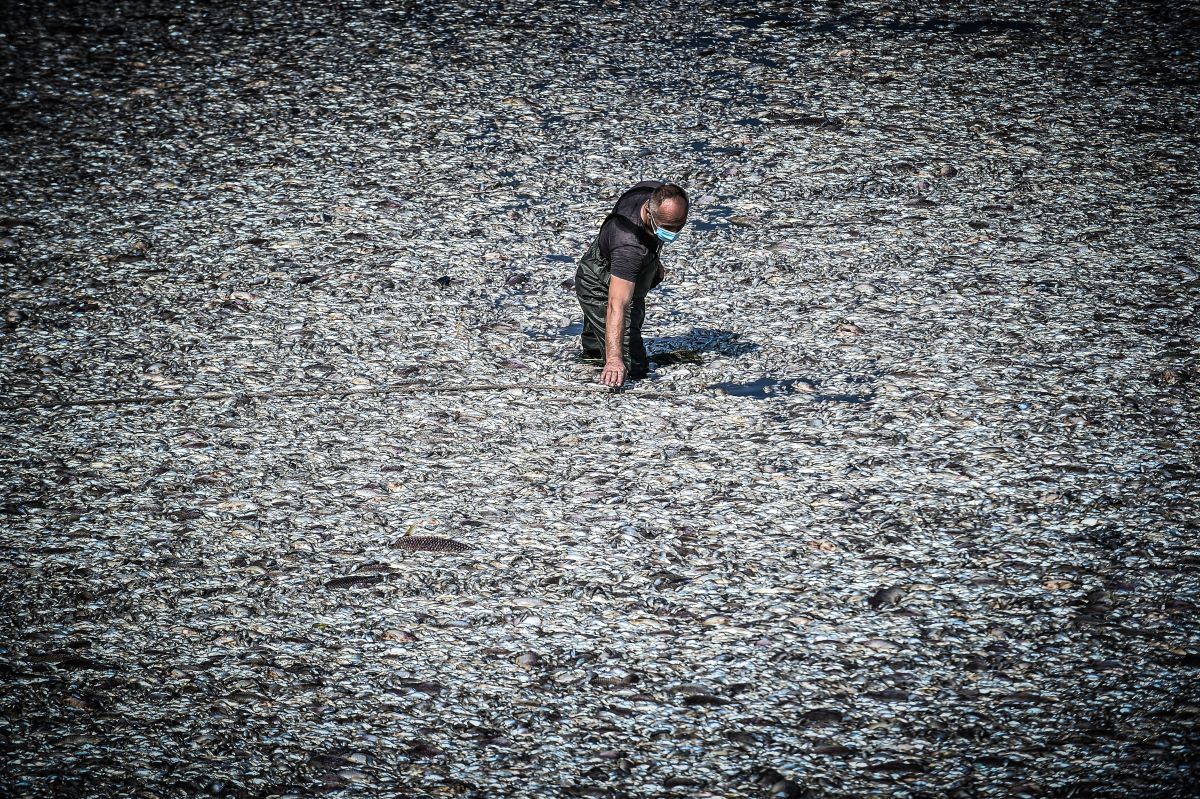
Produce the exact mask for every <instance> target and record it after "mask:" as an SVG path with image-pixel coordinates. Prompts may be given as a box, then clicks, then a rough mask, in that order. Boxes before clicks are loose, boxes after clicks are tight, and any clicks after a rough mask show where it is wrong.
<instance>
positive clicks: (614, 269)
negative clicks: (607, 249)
mask: <svg viewBox="0 0 1200 799" xmlns="http://www.w3.org/2000/svg"><path fill="white" fill-rule="evenodd" d="M648 254H649V251H648V250H647V249H646V248H645V247H642V246H639V245H637V244H624V245H622V246H620V247H614V248H613V250H612V252H611V253H609V255H608V265H609V271H610V272H611V273H612V275H613V277H619V278H624V279H625V280H628V281H630V282H637V278H638V272H640V271H641V269H642V264H643V263H645V262H646V256H647V255H648Z"/></svg>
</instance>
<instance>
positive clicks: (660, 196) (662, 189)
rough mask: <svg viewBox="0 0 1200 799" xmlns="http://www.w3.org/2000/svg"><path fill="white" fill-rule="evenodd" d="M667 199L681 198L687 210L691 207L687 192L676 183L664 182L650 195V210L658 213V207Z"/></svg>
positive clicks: (684, 208)
mask: <svg viewBox="0 0 1200 799" xmlns="http://www.w3.org/2000/svg"><path fill="white" fill-rule="evenodd" d="M667 200H679V201H681V202H682V203H683V210H684V211H687V210H688V208H690V207H691V204H690V203H689V202H688V196H687V192H686V191H684V190H683V189H682V188H680V187H679V186H676V185H675V184H674V183H664V184H662V185H661V186H659V187H658V188H657V189H655V190H654V191H653V193H651V195H650V210H651V211H653V212H654V213H656V214H657V213H658V209H659V208H661V207H662V204H663V203H664V202H666V201H667Z"/></svg>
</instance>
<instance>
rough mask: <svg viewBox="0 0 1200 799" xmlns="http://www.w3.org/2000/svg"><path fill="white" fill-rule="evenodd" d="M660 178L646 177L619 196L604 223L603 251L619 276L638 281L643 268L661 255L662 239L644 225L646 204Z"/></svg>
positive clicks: (648, 266)
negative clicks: (643, 217) (643, 212)
mask: <svg viewBox="0 0 1200 799" xmlns="http://www.w3.org/2000/svg"><path fill="white" fill-rule="evenodd" d="M661 185H663V184H662V182H661V181H658V180H643V181H642V182H641V183H638V184H637V185H635V186H634V187H633V188H632V189H630V190H629V191H627V192H625V193H624V194H622V195H621V196H620V197H619V198H618V199H617V204H616V206H615V207H614V208H613V210H612V213H611V214H609V215H608V218H607V219H605V220H604V224H603V225H601V226H600V254H601V255H602V256H604V257H605V258H607V259H608V263H609V271H610V272H611V273H612V274H613V276H615V277H620V278H624V279H625V280H629V281H632V282H637V279H638V275H639V274H640V273H641V271H642V270H643V269H648V268H650V266H651V265H652V264H653V263H654V261H655V260H656V259H657V257H658V251H659V250H660V249H661V248H662V242H661V241H659V240H658V236H655V235H654V234H653V233H651V232H649V231H648V230H646V226H645V225H643V224H642V214H641V211H642V204H643V203H645V202H646V200H649V199H650V195H651V194H652V193H653V192H654V190H655V189H657V188H658V187H659V186H661Z"/></svg>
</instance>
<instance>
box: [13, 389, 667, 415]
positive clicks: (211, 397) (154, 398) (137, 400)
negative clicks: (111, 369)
mask: <svg viewBox="0 0 1200 799" xmlns="http://www.w3.org/2000/svg"><path fill="white" fill-rule="evenodd" d="M513 389H518V390H526V391H566V392H571V393H582V394H596V395H603V396H613V395H616V394H623V395H625V396H630V397H639V398H645V399H663V400H683V399H685V398H687V395H684V394H678V393H675V392H664V391H636V390H631V389H624V388H621V389H613V388H608V387H602V386H599V385H569V384H563V383H459V384H450V385H443V386H438V385H433V384H431V383H422V382H419V381H413V382H410V383H394V384H392V385H390V386H382V387H380V388H360V389H355V388H345V389H308V390H292V391H209V392H205V393H203V394H140V395H133V396H127V397H96V398H92V399H76V400H51V401H45V400H36V399H31V400H25V401H23V402H17V403H13V404H9V405H0V412H4V411H23V410H37V409H40V408H81V407H87V406H95V405H153V404H158V403H168V402H201V401H219V400H227V399H235V398H237V399H242V398H245V399H304V398H318V397H343V398H344V397H353V396H363V395H366V396H377V395H380V394H440V393H446V394H452V393H465V392H471V391H511V390H513Z"/></svg>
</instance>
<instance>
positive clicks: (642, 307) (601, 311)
mask: <svg viewBox="0 0 1200 799" xmlns="http://www.w3.org/2000/svg"><path fill="white" fill-rule="evenodd" d="M659 266H660V264H659V260H658V256H657V255H656V256H654V260H653V261H652V262H651V263H649V264H647V265H646V266H645V267H644V268H643V269H642V270H641V271H640V272H639V273H638V277H637V281H636V282H635V283H634V284H633V302H632V303H631V304H630V305H629V310H628V311H627V312H626V313H625V336H624V338H623V340H622V343H621V350H622V352H623V353H624V354H625V371H626V376H627V377H629V378H639V377H645V376H646V375H647V374H649V372H650V362H649V360H647V358H646V345H645V343H644V342H643V341H642V323H643V322H645V321H646V294H647V293H649V291H650V289H652V288H654V287H655V286H657V285H658V284H659V283H661V282H662V281H661V280H660V279H659ZM610 277H611V273H610V272H609V262H608V260H607V259H606V258H605V257H604V256H603V255H601V254H600V237H599V236H597V237H596V240H595V241H593V242H592V246H591V247H588V251H587V252H586V253H584V255H583V257H582V258H580V259H579V268H578V269H576V270H575V296H577V297H579V305H580V307H581V308H583V336H582V338H583V357H585V358H598V359H600V360H604V357H605V352H604V325H605V323H606V322H607V320H608V281H609V278H610Z"/></svg>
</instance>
